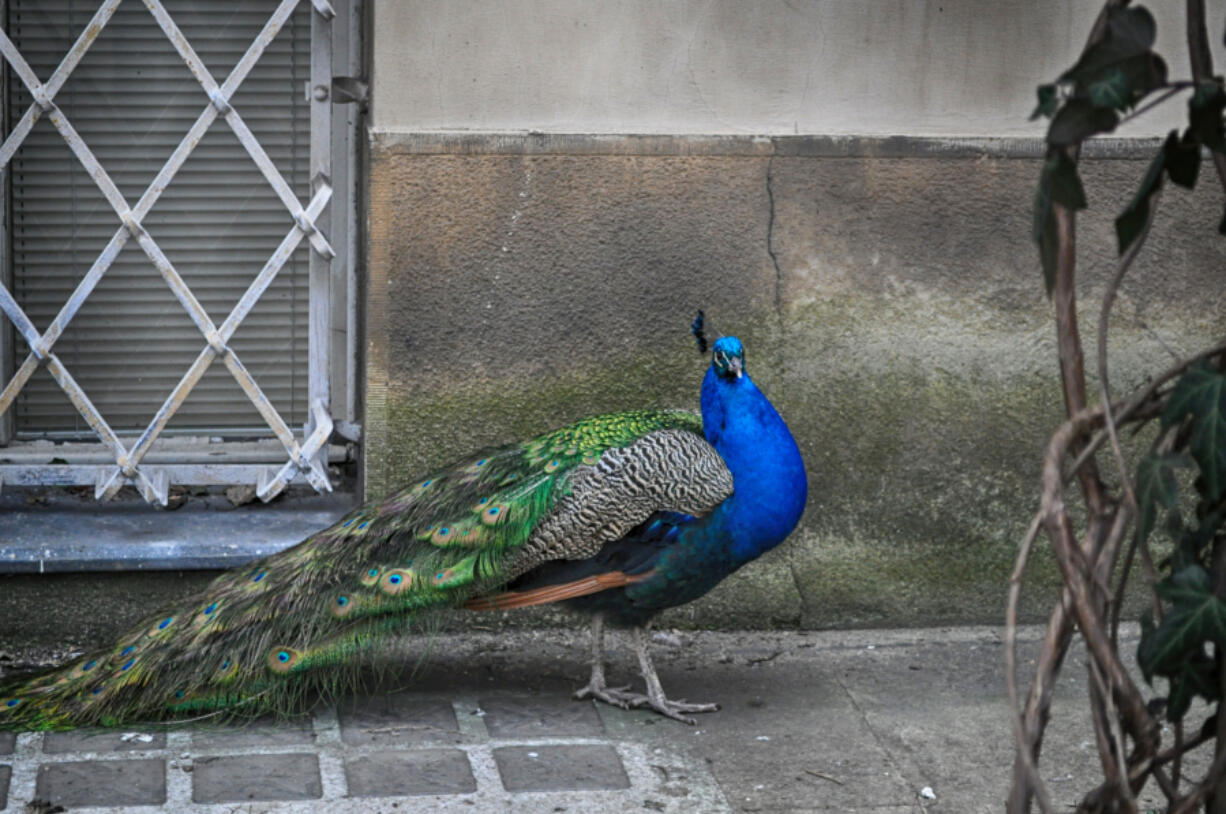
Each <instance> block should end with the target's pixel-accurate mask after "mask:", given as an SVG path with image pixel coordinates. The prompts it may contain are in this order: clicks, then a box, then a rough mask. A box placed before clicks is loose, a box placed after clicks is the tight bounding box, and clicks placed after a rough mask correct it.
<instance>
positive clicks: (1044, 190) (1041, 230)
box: [1033, 157, 1058, 297]
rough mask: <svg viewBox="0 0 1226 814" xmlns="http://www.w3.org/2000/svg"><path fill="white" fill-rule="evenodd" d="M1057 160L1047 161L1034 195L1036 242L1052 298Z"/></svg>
mask: <svg viewBox="0 0 1226 814" xmlns="http://www.w3.org/2000/svg"><path fill="white" fill-rule="evenodd" d="M1055 166H1056V158H1055V157H1052V158H1049V159H1047V161H1046V162H1044V164H1043V169H1042V171H1041V172H1040V173H1039V186H1038V188H1037V189H1036V190H1035V193H1034V232H1033V234H1034V242H1035V244H1036V245H1038V247H1039V262H1040V264H1041V265H1042V267H1043V285H1044V286H1045V287H1046V289H1047V296H1049V297H1050V296H1051V292H1052V289H1053V288H1055V285H1056V248H1057V242H1058V241H1057V238H1056V213H1055V211H1054V210H1053V209H1052V196H1051V188H1052V173H1053V172H1054V170H1055Z"/></svg>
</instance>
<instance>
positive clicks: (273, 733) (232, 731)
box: [192, 718, 315, 752]
mask: <svg viewBox="0 0 1226 814" xmlns="http://www.w3.org/2000/svg"><path fill="white" fill-rule="evenodd" d="M314 742H315V731H314V730H313V729H312V728H311V719H310V718H288V719H281V720H277V719H274V718H257V719H255V720H253V721H245V722H242V723H235V724H233V725H227V726H220V727H211V728H207V729H203V728H202V729H197V730H194V731H193V732H192V748H193V749H197V750H200V751H214V752H220V751H223V750H226V749H246V748H251V747H262V746H273V747H275V746H291V745H299V744H311V743H314Z"/></svg>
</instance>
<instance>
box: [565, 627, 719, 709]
mask: <svg viewBox="0 0 1226 814" xmlns="http://www.w3.org/2000/svg"><path fill="white" fill-rule="evenodd" d="M647 631H648V625H641V626H639V627H636V628H635V629H634V652H635V653H636V654H638V657H639V669H640V671H641V672H642V674H643V681H645V682H646V683H647V694H646V695H643V694H642V693H637V692H627V691H626V690H627V689H628V688H626V687H607V686H605V678H604V620H603V619H601V618H600V616H594V617H592V678H591V680H590V681H588V684H587V686H586V687H584V688H583V689H581V690H579V691H578V692H576V693H575V697H576V698H589V697H591V698H597V699H599V700H601V701H604V702H605V703H606V704H612V705H613V706H615V707H621V708H622V709H630V708H631V707H634V708H638V707H650V708H651V709H654V710H655V711H656V712H658V713H660V714H661V715H666V716H668V717H669V718H672V719H674V720H677V721H681V722H682V723H686V724H689V725H690V726H693V725H694V724H696V723H697V721H695V720H694V719H693V718H690V717H689V716H687V715H686V714H685V713H687V712H715V711H717V710H718V709H719V704H688V703H686V702H685V701H670V700H669V699H668V698H667V697H665V695H664V688H663V687H662V686H661V685H660V677H659V676H658V675H656V668H655V667H654V666H653V665H652V663H651V654H650V653H649V652H648V649H647V647H648V640H649V637H648V635H647Z"/></svg>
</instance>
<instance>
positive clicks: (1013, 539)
mask: <svg viewBox="0 0 1226 814" xmlns="http://www.w3.org/2000/svg"><path fill="white" fill-rule="evenodd" d="M1207 5H1208V7H1209V19H1210V21H1211V25H1212V26H1213V30H1215V31H1220V25H1221V20H1222V19H1223V16H1224V15H1226V0H1210V2H1209V3H1208V4H1207ZM1149 6H1150V7H1151V8H1152V10H1153V11H1154V13H1155V15H1156V16H1157V22H1158V43H1157V46H1156V47H1157V49H1158V50H1159V51H1160V52H1161V53H1162V54H1163V55H1164V56H1166V57H1167V59H1168V62H1169V64H1170V65H1171V75H1172V76H1173V77H1182V76H1185V75H1186V74H1187V69H1186V67H1184V66H1185V65H1186V56H1185V49H1184V46H1183V42H1182V40H1183V25H1184V20H1183V16H1182V4H1177V3H1166V4H1158V3H1151V4H1149ZM1098 8H1099V4H1098V3H1090V2H1075V3H1070V2H1066V0H1037V1H1036V2H1032V3H989V4H985V3H981V2H977V0H864V2H854V3H853V2H843V0H812V2H787V1H786V0H763V1H762V2H752V3H745V2H736V0H675V2H668V3H658V2H654V1H653V0H612V2H607V1H606V0H448V2H446V3H443V2H438V0H376V2H374V4H373V8H372V13H373V20H372V26H371V33H372V38H371V54H372V64H371V74H372V83H373V84H372V108H371V109H372V118H371V131H370V145H369V156H368V160H369V200H368V211H367V215H368V261H369V276H368V279H367V281H366V315H365V316H366V325H367V329H368V331H367V339H368V344H367V357H368V358H367V376H368V380H367V392H366V395H367V404H366V427H367V444H366V458H365V474H366V478H367V486H368V491H369V492H371V493H375V492H378V491H380V490H383V489H386V488H390V487H391V486H393V485H395V484H397V483H399V482H401V481H403V480H405V479H407V478H409V477H412V476H414V475H415V474H416V473H419V472H422V471H424V470H426V469H428V468H430V467H431V466H434V465H438V464H441V463H444V462H446V461H448V460H449V459H451V458H452V457H454V456H456V455H460V454H464V453H466V452H467V451H469V450H471V449H472V448H473V447H474V446H479V445H482V444H493V443H499V442H504V441H510V440H515V439H519V438H523V437H526V436H529V435H531V434H533V433H536V432H540V431H543V430H545V429H548V428H550V427H554V426H557V425H559V424H562V423H564V422H567V421H570V420H573V419H575V418H578V417H581V416H583V415H587V414H591V413H595V412H601V411H607V410H616V409H623V408H629V407H643V406H683V407H684V406H689V407H696V406H697V402H698V382H699V379H700V377H701V375H702V371H703V367H704V364H705V362H704V360H702V359H700V358H699V357H698V355H697V354H696V353H695V352H694V350H693V345H692V343H691V341H690V338H689V337H688V335H687V333H686V328H687V326H688V323H689V320H690V318H691V317H692V315H693V313H694V311H695V310H697V309H698V308H699V307H702V308H704V309H706V310H707V312H708V313H709V314H711V315H712V316H713V317H714V319H715V321H716V324H717V325H718V326H719V327H720V329H721V330H723V331H725V332H729V333H731V332H736V333H738V334H740V335H741V336H742V338H744V339H745V341H746V343H747V345H748V351H749V354H750V367H751V371H752V372H753V374H754V376H755V378H757V379H758V381H759V382H760V384H761V385H762V386H763V388H764V389H765V390H766V392H767V393H768V394H770V395H771V397H772V398H773V399H774V401H775V403H776V404H777V405H778V406H779V407H780V409H781V411H782V412H783V414H784V416H785V417H786V418H787V419H788V421H789V423H790V424H791V425H792V427H793V428H794V429H795V431H796V434H797V437H798V439H799V440H800V443H801V446H802V448H803V450H804V452H805V455H806V458H807V460H808V463H809V467H810V483H811V498H810V503H809V506H808V510H807V512H806V515H805V518H804V521H803V525H802V527H801V529H800V530H799V531H798V532H797V534H796V535H795V536H794V538H793V539H792V540H790V541H789V543H788V544H787V545H785V546H783V547H781V548H780V549H779V550H777V551H776V552H773V553H772V554H771V555H769V556H768V557H766V558H764V559H763V560H762V561H761V562H759V563H755V564H754V565H752V566H751V567H749V568H746V569H744V571H743V572H742V573H740V574H738V575H736V576H735V577H734V578H733V579H731V580H729V581H728V582H727V583H726V584H725V585H723V586H721V588H720V589H718V590H717V591H716V592H715V593H714V594H712V595H711V596H710V597H708V598H706V599H704V600H703V601H701V602H699V603H695V604H694V605H693V606H690V607H687V608H684V609H681V610H680V611H678V612H676V613H674V614H673V616H672V617H670V618H671V620H672V621H673V622H677V623H680V622H693V623H695V624H722V625H746V624H750V625H757V624H761V625H770V624H793V625H794V624H802V625H811V626H828V625H855V624H914V623H935V622H959V621H987V622H994V621H998V620H999V619H1000V617H1001V609H1002V607H1003V603H1004V584H1005V580H1006V578H1007V575H1008V572H1009V569H1010V567H1011V565H1012V561H1013V557H1014V553H1015V547H1016V544H1017V541H1018V540H1019V539H1020V537H1021V535H1022V533H1023V532H1024V530H1025V526H1026V524H1027V522H1028V520H1029V516H1030V513H1031V511H1032V510H1033V507H1034V505H1035V501H1036V487H1037V474H1038V467H1039V456H1040V454H1041V451H1042V448H1043V446H1044V444H1045V441H1046V438H1047V436H1048V435H1049V433H1050V431H1051V430H1052V428H1053V427H1054V426H1055V424H1056V423H1057V421H1058V420H1059V418H1060V416H1061V414H1062V412H1061V399H1060V392H1059V387H1058V383H1057V380H1056V378H1055V375H1054V370H1055V367H1054V365H1055V351H1054V339H1053V327H1052V320H1051V312H1050V305H1049V303H1048V301H1047V300H1046V299H1045V297H1044V296H1043V293H1042V284H1041V281H1040V275H1039V271H1038V262H1037V258H1036V254H1035V250H1034V248H1033V246H1032V245H1031V242H1030V238H1029V234H1030V228H1031V201H1032V196H1033V189H1034V183H1035V180H1036V178H1037V175H1038V166H1039V157H1040V155H1041V144H1040V142H1039V139H1040V137H1041V136H1042V133H1043V128H1044V123H1043V122H1029V121H1027V119H1026V116H1027V115H1028V114H1029V112H1030V109H1031V108H1032V107H1033V103H1034V87H1035V85H1036V84H1037V83H1039V82H1041V81H1047V80H1050V79H1052V78H1054V77H1055V76H1057V75H1058V74H1059V73H1060V72H1061V70H1063V69H1064V68H1066V67H1068V66H1069V65H1070V64H1071V63H1072V62H1073V61H1074V60H1075V58H1076V55H1077V53H1078V52H1079V50H1080V49H1081V47H1082V44H1083V43H1084V40H1085V37H1086V34H1087V32H1088V30H1089V28H1090V25H1091V23H1092V20H1093V18H1094V16H1095V15H1096V14H1097V12H1098ZM1212 40H1213V48H1214V49H1215V60H1216V64H1217V65H1218V66H1220V65H1222V64H1224V63H1226V54H1224V53H1223V50H1222V44H1221V41H1220V38H1219V37H1216V36H1215V37H1213V38H1212ZM1182 115H1183V105H1182V102H1178V101H1177V102H1176V103H1175V104H1172V105H1170V106H1168V107H1167V108H1165V109H1162V110H1159V111H1157V112H1156V113H1155V114H1153V115H1149V116H1145V117H1142V118H1141V119H1140V120H1139V121H1138V122H1137V123H1136V124H1134V125H1131V126H1129V127H1128V128H1125V129H1124V130H1123V131H1121V132H1120V133H1119V134H1118V135H1121V136H1125V137H1128V138H1127V139H1124V140H1122V141H1112V142H1108V143H1105V144H1104V143H1099V144H1098V145H1096V146H1093V147H1091V148H1090V149H1088V150H1087V158H1086V159H1085V164H1084V169H1083V173H1084V176H1085V179H1086V182H1087V188H1088V190H1089V194H1090V198H1091V206H1092V208H1093V211H1092V212H1091V214H1089V215H1088V216H1086V217H1084V218H1083V219H1082V222H1081V224H1080V225H1079V233H1080V238H1081V243H1080V250H1081V266H1080V272H1079V274H1080V277H1079V279H1080V284H1081V286H1082V292H1081V293H1082V297H1083V302H1084V303H1088V304H1090V303H1093V304H1094V305H1092V306H1091V307H1093V308H1096V307H1097V306H1096V302H1097V300H1096V296H1097V294H1098V293H1099V292H1100V291H1101V287H1102V285H1103V281H1104V280H1105V279H1106V277H1107V275H1108V273H1109V270H1110V269H1111V268H1112V264H1113V262H1114V249H1113V246H1114V237H1113V233H1112V228H1111V218H1112V217H1113V215H1114V213H1115V211H1117V210H1118V209H1119V208H1120V207H1122V206H1123V203H1124V202H1125V201H1126V200H1127V199H1128V198H1129V197H1130V196H1131V195H1132V190H1133V189H1134V188H1135V185H1136V183H1137V181H1138V180H1139V179H1140V177H1141V176H1142V174H1143V173H1144V169H1145V165H1146V161H1147V160H1148V154H1149V153H1150V152H1151V151H1152V149H1153V147H1154V144H1153V143H1152V142H1146V141H1142V140H1139V138H1140V137H1141V136H1145V137H1149V136H1153V135H1157V134H1164V133H1165V132H1166V130H1167V129H1168V128H1169V127H1172V126H1175V125H1176V124H1177V123H1178V120H1179V119H1180V117H1181V116H1182ZM1203 186H1205V187H1207V188H1205V189H1202V190H1200V191H1198V192H1197V193H1196V194H1195V196H1194V198H1193V199H1192V200H1191V201H1189V200H1188V196H1187V193H1185V192H1184V191H1182V190H1178V189H1173V190H1170V191H1169V192H1167V193H1166V194H1165V196H1164V197H1165V200H1164V212H1163V214H1162V215H1161V216H1160V217H1159V220H1158V223H1157V227H1156V233H1155V235H1154V237H1153V238H1152V239H1151V242H1150V244H1149V245H1148V246H1147V247H1146V249H1145V251H1144V252H1143V254H1142V255H1141V257H1140V259H1139V261H1138V263H1137V266H1136V268H1135V269H1134V270H1133V271H1132V273H1131V274H1130V276H1129V279H1128V281H1127V283H1126V284H1125V286H1124V290H1123V292H1122V293H1121V297H1120V300H1119V302H1118V304H1117V306H1116V308H1115V319H1114V322H1113V332H1112V341H1111V350H1112V358H1113V364H1114V369H1115V371H1116V372H1115V378H1114V384H1115V386H1116V389H1117V391H1123V390H1124V389H1126V388H1127V387H1129V386H1132V385H1135V384H1137V383H1138V382H1140V381H1142V380H1143V379H1144V377H1145V376H1146V375H1147V374H1148V373H1152V372H1155V371H1157V370H1160V369H1162V368H1163V367H1165V366H1166V365H1167V364H1168V363H1169V361H1170V359H1171V354H1172V353H1186V352H1189V351H1192V350H1194V349H1196V348H1198V347H1201V346H1203V345H1204V344H1205V343H1207V342H1209V341H1211V340H1213V339H1215V338H1217V337H1220V336H1221V334H1222V333H1223V329H1224V328H1226V319H1224V317H1226V305H1224V304H1223V300H1222V298H1221V297H1218V296H1205V295H1204V294H1203V293H1201V292H1203V291H1210V292H1219V291H1220V290H1221V282H1220V281H1221V274H1222V269H1223V266H1224V265H1226V262H1224V261H1226V242H1224V241H1221V240H1220V239H1218V238H1216V237H1215V235H1214V232H1215V229H1216V225H1217V219H1218V218H1219V217H1220V209H1221V207H1220V191H1219V192H1217V193H1216V194H1215V192H1214V191H1213V190H1212V189H1211V188H1208V187H1210V186H1211V185H1203ZM1189 207H1190V208H1191V209H1192V211H1194V212H1195V213H1196V214H1195V216H1194V218H1193V220H1192V222H1179V223H1175V222H1173V221H1172V220H1171V218H1170V215H1169V211H1170V210H1171V209H1174V208H1178V209H1180V211H1188V209H1189ZM1200 286H1205V288H1204V289H1202V288H1200ZM1087 313H1090V312H1087ZM1095 322H1096V319H1095V318H1094V317H1093V316H1090V317H1088V318H1087V319H1086V321H1085V324H1083V335H1084V337H1085V339H1086V342H1087V347H1088V348H1092V347H1093V342H1094V336H1093V327H1094V325H1093V323H1095ZM1045 557H1046V553H1045V552H1042V553H1041V554H1040V556H1039V559H1038V562H1037V563H1036V566H1035V567H1036V569H1037V572H1038V573H1039V574H1045V575H1046V578H1047V579H1048V582H1047V585H1048V586H1050V585H1052V584H1054V579H1053V577H1054V568H1053V565H1052V563H1051V561H1050V559H1045ZM1041 581H1042V580H1040V582H1041ZM1024 600H1025V602H1026V603H1028V604H1027V608H1028V611H1027V612H1031V611H1034V610H1036V609H1038V608H1040V607H1049V603H1050V600H1051V596H1050V593H1045V592H1043V591H1041V590H1038V589H1036V590H1031V591H1030V592H1029V593H1027V594H1025V595H1024ZM529 618H533V617H529ZM1032 618H1033V617H1032Z"/></svg>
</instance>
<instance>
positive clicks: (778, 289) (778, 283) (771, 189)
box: [766, 151, 783, 317]
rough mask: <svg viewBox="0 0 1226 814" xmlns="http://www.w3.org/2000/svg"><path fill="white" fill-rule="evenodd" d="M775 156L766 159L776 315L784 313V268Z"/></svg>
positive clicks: (768, 234)
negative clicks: (779, 245) (777, 219)
mask: <svg viewBox="0 0 1226 814" xmlns="http://www.w3.org/2000/svg"><path fill="white" fill-rule="evenodd" d="M775 156H776V153H775V152H774V151H772V152H771V156H770V158H769V159H767V161H766V200H767V202H768V203H769V204H770V213H769V215H768V219H767V221H766V253H767V254H768V255H769V256H770V259H771V265H772V266H774V268H775V315H776V316H777V317H782V315H783V269H782V268H781V267H780V266H779V255H778V253H777V252H776V251H775V186H774V185H775Z"/></svg>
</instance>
